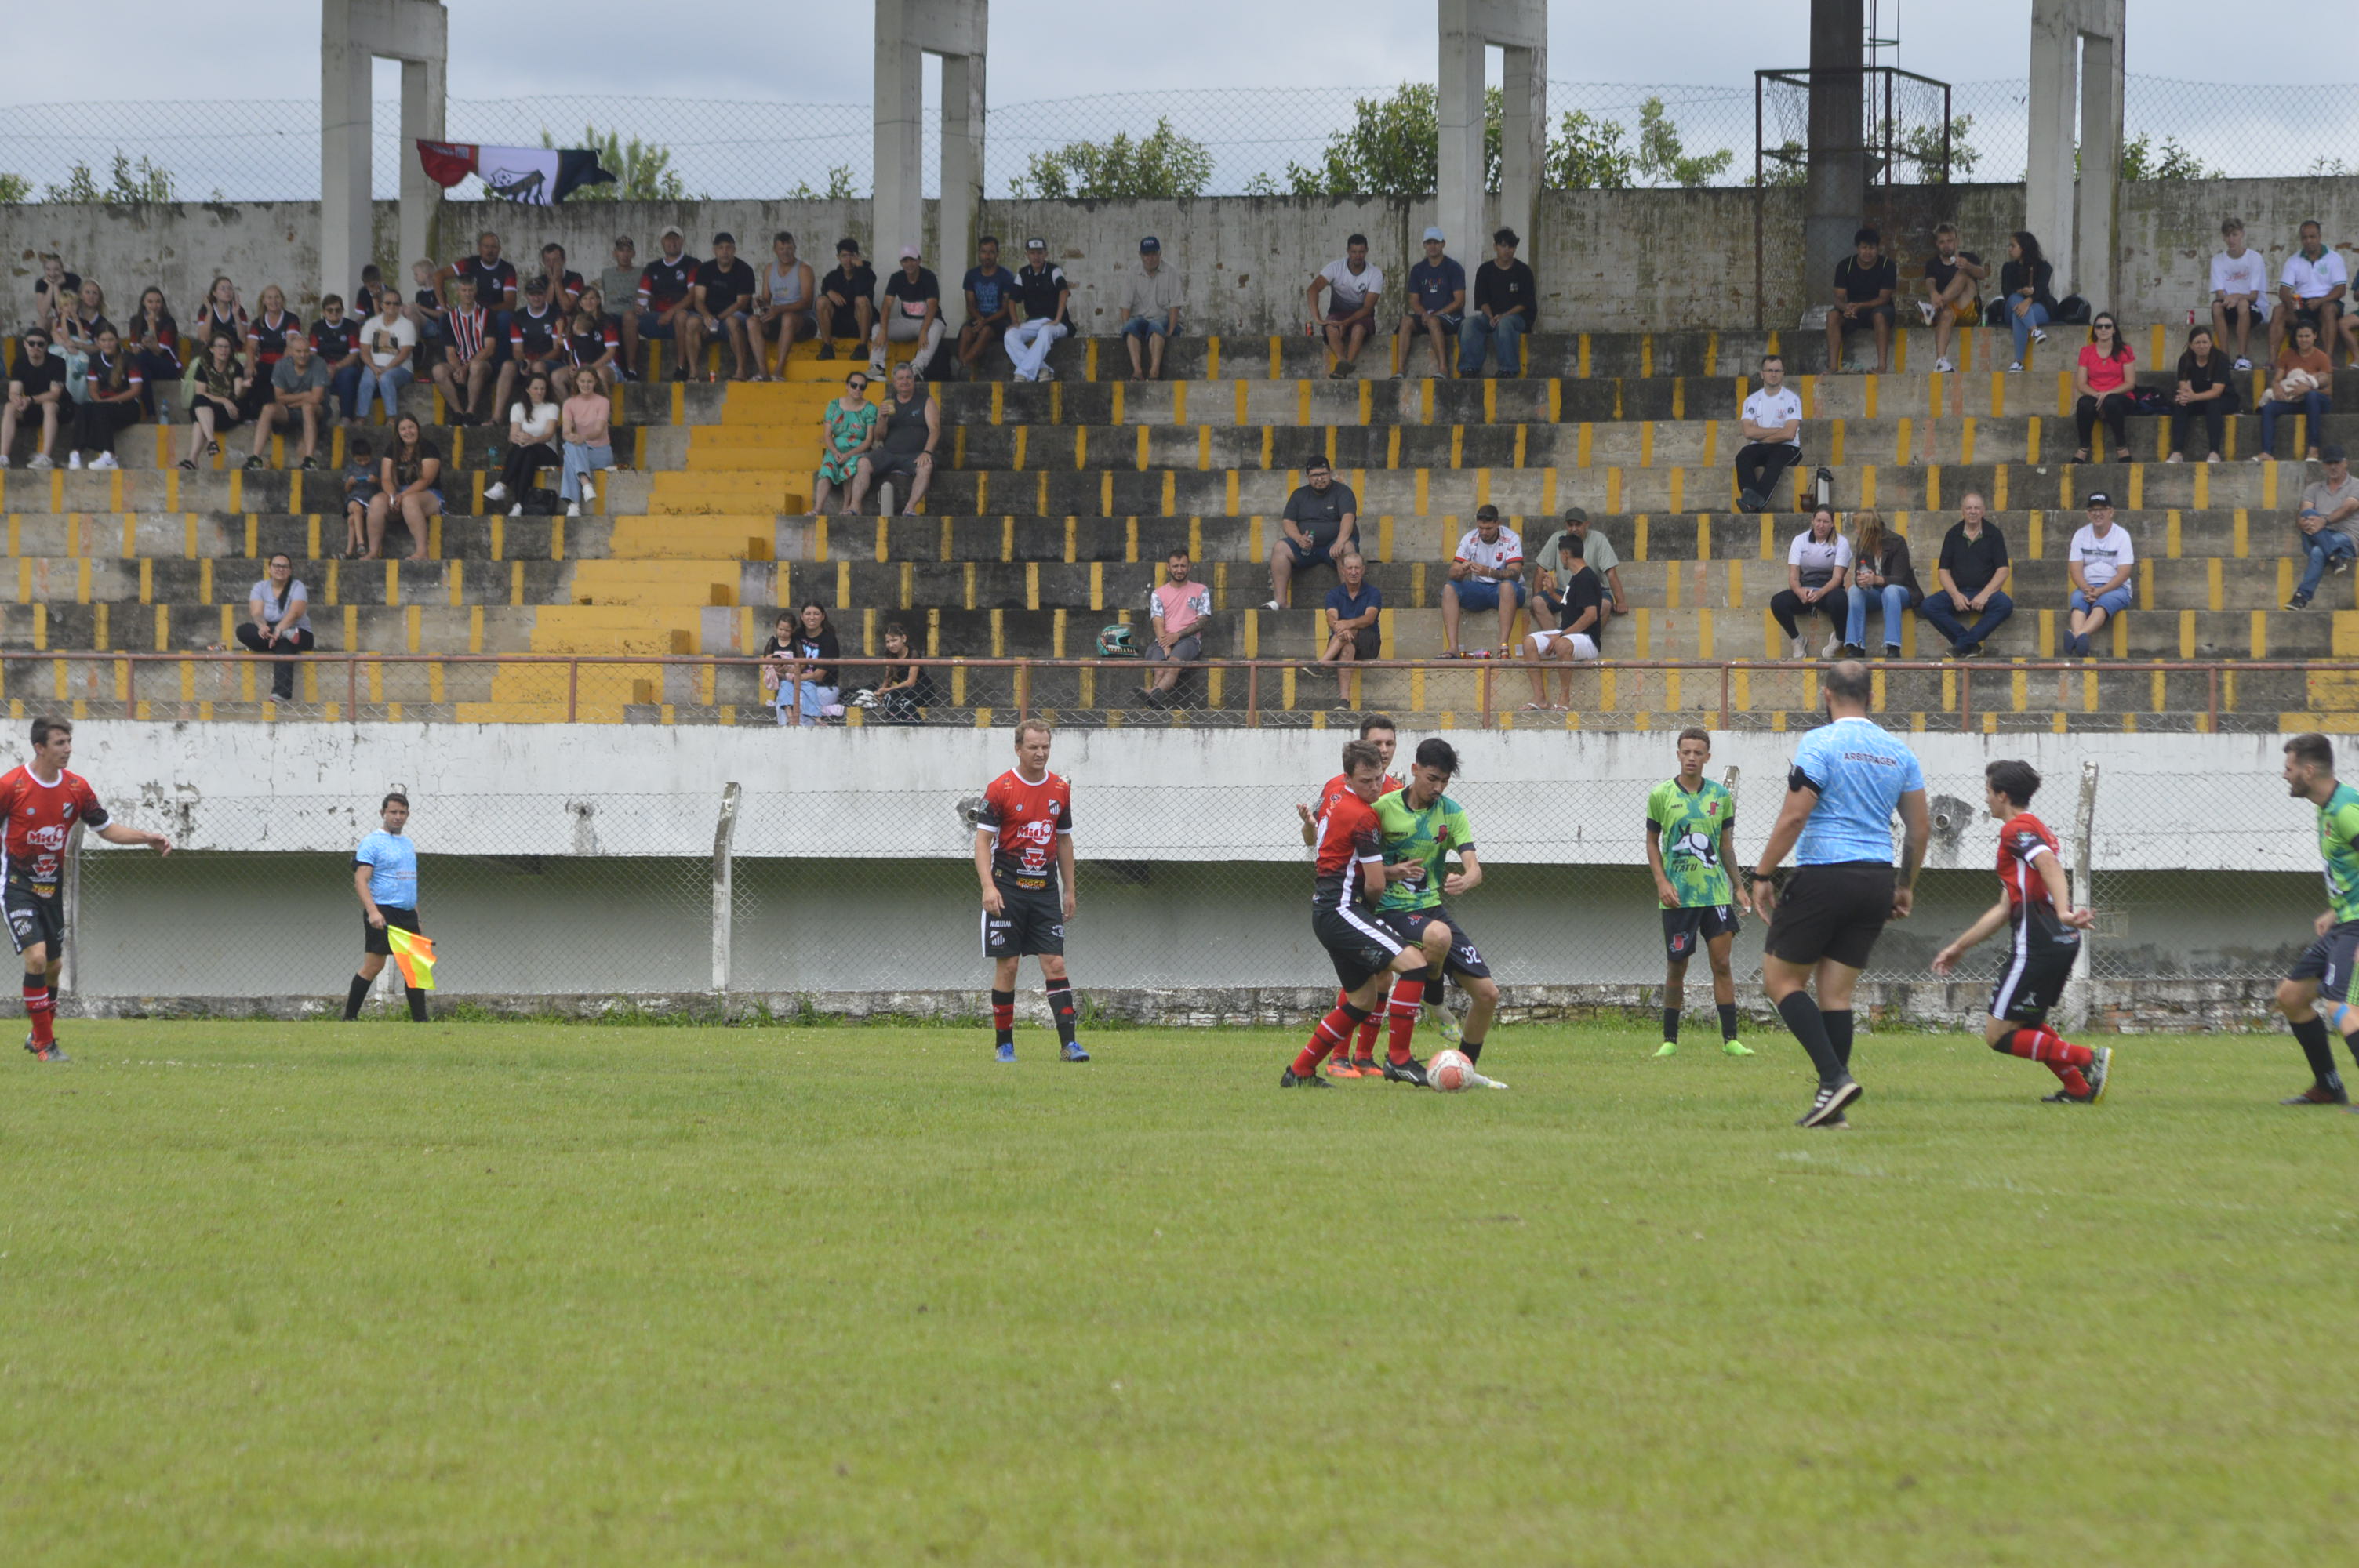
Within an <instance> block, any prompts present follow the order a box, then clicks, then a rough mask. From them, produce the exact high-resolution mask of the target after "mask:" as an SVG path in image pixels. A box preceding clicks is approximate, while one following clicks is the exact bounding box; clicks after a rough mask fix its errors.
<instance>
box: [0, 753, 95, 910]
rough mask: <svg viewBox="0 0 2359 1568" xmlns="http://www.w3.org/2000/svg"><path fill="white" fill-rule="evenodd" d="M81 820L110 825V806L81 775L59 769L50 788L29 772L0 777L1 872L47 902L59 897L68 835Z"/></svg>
mask: <svg viewBox="0 0 2359 1568" xmlns="http://www.w3.org/2000/svg"><path fill="white" fill-rule="evenodd" d="M77 816H79V817H81V818H82V821H84V822H86V823H88V824H90V826H92V827H105V826H106V807H104V806H101V805H99V803H98V795H97V794H96V793H95V792H94V791H92V788H91V787H90V781H89V780H87V779H85V778H83V777H82V775H81V774H80V773H68V772H66V771H65V770H64V769H62V768H60V769H59V770H58V776H57V777H56V778H54V779H52V780H50V781H49V783H48V784H43V783H42V782H41V781H40V780H38V779H37V778H35V777H34V776H33V772H32V770H31V769H30V768H11V769H10V770H8V772H7V773H6V774H5V775H0V820H5V825H6V826H5V833H0V869H5V879H6V880H7V881H12V882H19V883H25V884H28V885H29V886H30V887H31V888H32V890H33V891H34V892H37V893H39V894H41V895H42V896H44V897H47V896H49V894H52V893H54V892H57V891H58V878H59V873H60V870H61V868H62V867H63V866H64V864H65V853H66V836H67V835H68V834H70V833H71V832H72V831H73V825H74V818H75V817H77Z"/></svg>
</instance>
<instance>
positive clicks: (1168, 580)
mask: <svg viewBox="0 0 2359 1568" xmlns="http://www.w3.org/2000/svg"><path fill="white" fill-rule="evenodd" d="M1192 568H1193V563H1192V562H1190V560H1189V558H1188V552H1187V551H1186V550H1185V549H1177V550H1174V551H1172V552H1171V554H1170V555H1169V557H1166V558H1165V560H1164V563H1163V580H1162V581H1161V582H1159V583H1158V584H1156V585H1155V587H1154V588H1153V589H1151V590H1149V592H1148V593H1147V619H1148V620H1150V621H1152V622H1154V623H1155V639H1154V641H1153V642H1151V643H1148V644H1147V690H1146V693H1145V701H1146V703H1147V707H1149V708H1166V707H1169V706H1170V703H1171V694H1172V690H1173V688H1174V687H1177V686H1178V685H1179V684H1180V675H1181V673H1182V672H1181V669H1180V666H1181V665H1192V664H1194V663H1195V662H1196V661H1197V660H1199V659H1201V658H1202V657H1203V656H1204V632H1205V627H1206V623H1207V622H1209V621H1210V620H1211V619H1212V589H1210V588H1208V587H1206V586H1205V585H1204V584H1202V583H1201V582H1196V581H1194V580H1192V579H1191V577H1190V572H1191V570H1192Z"/></svg>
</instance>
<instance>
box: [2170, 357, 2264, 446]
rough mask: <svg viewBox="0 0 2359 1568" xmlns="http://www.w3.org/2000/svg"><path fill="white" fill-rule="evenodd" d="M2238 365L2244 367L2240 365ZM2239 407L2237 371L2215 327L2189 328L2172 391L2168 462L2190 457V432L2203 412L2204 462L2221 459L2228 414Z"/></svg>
mask: <svg viewBox="0 0 2359 1568" xmlns="http://www.w3.org/2000/svg"><path fill="white" fill-rule="evenodd" d="M2236 368H2245V367H2243V366H2242V365H2241V363H2240V365H2239V366H2238V367H2236ZM2235 411H2236V382H2235V371H2234V369H2232V368H2231V367H2230V365H2229V363H2228V356H2227V355H2226V354H2224V353H2223V352H2222V351H2220V348H2219V345H2218V343H2217V342H2216V341H2215V340H2214V338H2213V336H2212V329H2211V328H2209V327H2205V326H2201V325H2197V326H2193V327H2190V328H2189V329H2188V330H2187V351H2186V352H2184V353H2182V354H2180V356H2179V385H2178V387H2177V388H2176V389H2175V390H2174V391H2173V392H2172V393H2171V395H2170V456H2169V457H2168V458H2166V459H2165V460H2164V461H2166V462H2174V463H2177V462H2184V461H2186V460H2187V433H2188V431H2190V429H2192V428H2194V426H2195V421H2196V419H2197V418H2198V417H2199V416H2200V417H2201V419H2202V421H2203V434H2204V439H2205V453H2206V455H2205V457H2204V461H2205V462H2211V463H2216V462H2218V461H2219V460H2220V438H2221V436H2222V435H2223V432H2224V431H2225V429H2226V427H2227V422H2228V416H2229V415H2231V414H2234V412H2235Z"/></svg>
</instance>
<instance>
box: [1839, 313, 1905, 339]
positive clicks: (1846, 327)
mask: <svg viewBox="0 0 2359 1568" xmlns="http://www.w3.org/2000/svg"><path fill="white" fill-rule="evenodd" d="M1878 321H1882V322H1883V323H1884V324H1885V325H1886V326H1887V327H1889V326H1890V325H1892V321H1893V314H1892V307H1891V306H1889V305H1879V306H1877V307H1875V308H1874V309H1872V310H1868V311H1864V312H1863V313H1861V314H1859V315H1856V316H1845V317H1844V318H1843V336H1844V337H1846V338H1848V337H1850V336H1851V335H1852V334H1853V333H1854V332H1864V331H1866V330H1868V329H1869V328H1871V327H1873V326H1875V324H1876V322H1878Z"/></svg>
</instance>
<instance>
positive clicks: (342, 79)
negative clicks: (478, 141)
mask: <svg viewBox="0 0 2359 1568" xmlns="http://www.w3.org/2000/svg"><path fill="white" fill-rule="evenodd" d="M450 38H451V24H450V17H449V16H448V15H447V14H446V13H445V12H444V11H443V9H442V6H441V4H440V0H321V6H320V287H319V289H318V292H319V293H321V294H342V295H344V296H345V297H347V298H349V297H351V294H352V291H353V289H354V288H355V287H358V286H359V284H360V276H361V268H362V267H363V266H364V265H367V264H368V263H369V262H371V261H375V260H378V259H379V258H378V257H377V256H376V255H375V242H374V236H373V232H372V224H371V218H372V213H373V203H372V201H371V185H372V180H373V175H374V170H373V168H372V161H371V158H370V156H369V155H370V146H369V135H370V128H371V120H370V103H369V91H370V75H371V69H372V62H373V61H374V60H375V59H376V58H377V57H378V56H380V55H381V56H384V57H386V59H397V60H399V61H401V62H402V68H401V134H402V136H403V138H404V140H403V143H402V174H401V243H402V250H403V254H401V255H399V256H397V257H389V258H385V259H384V260H383V261H382V262H381V264H380V265H385V266H386V283H387V284H388V285H398V284H399V282H400V280H401V279H402V278H403V277H404V276H407V275H406V273H405V271H404V270H403V269H404V268H405V267H406V266H407V265H408V263H409V262H411V261H414V260H416V259H417V258H418V257H419V256H424V255H429V254H434V253H433V252H432V251H431V249H430V248H429V247H430V244H431V242H432V240H433V237H434V235H433V225H434V220H435V217H436V215H437V214H438V213H439V212H440V210H441V205H442V188H441V187H440V186H439V185H436V184H435V183H434V182H433V181H432V180H430V179H429V178H426V173H425V170H424V169H423V168H420V167H419V163H418V155H417V152H416V151H415V150H414V149H413V148H412V147H411V146H410V145H409V141H408V138H411V137H416V136H424V137H427V138H429V140H434V141H440V140H441V139H442V110H443V71H444V64H445V61H446V60H447V59H449V56H450Z"/></svg>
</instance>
